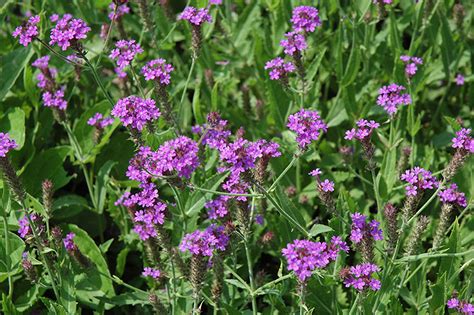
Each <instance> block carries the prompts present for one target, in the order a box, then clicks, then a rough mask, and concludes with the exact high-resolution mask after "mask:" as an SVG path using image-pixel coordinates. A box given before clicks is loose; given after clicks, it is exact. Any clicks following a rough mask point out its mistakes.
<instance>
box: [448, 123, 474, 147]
mask: <svg viewBox="0 0 474 315" xmlns="http://www.w3.org/2000/svg"><path fill="white" fill-rule="evenodd" d="M452 141H453V145H452V147H453V148H455V149H458V150H463V151H466V152H468V153H474V139H473V138H471V129H467V128H462V129H461V130H459V131H457V132H456V137H454V138H453V140H452Z"/></svg>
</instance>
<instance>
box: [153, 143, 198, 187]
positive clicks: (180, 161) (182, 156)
mask: <svg viewBox="0 0 474 315" xmlns="http://www.w3.org/2000/svg"><path fill="white" fill-rule="evenodd" d="M198 152H199V148H198V145H197V143H196V142H195V141H193V140H192V139H190V138H188V137H185V136H180V137H178V138H176V139H173V140H169V141H166V142H165V143H163V144H162V145H161V146H160V147H159V148H158V150H157V151H156V152H154V153H153V155H152V161H153V162H152V164H153V165H152V168H151V169H150V171H151V172H152V173H153V174H156V175H157V176H163V175H171V174H173V173H176V174H177V175H178V176H180V177H185V178H190V177H191V174H192V173H193V172H194V170H195V169H196V168H197V167H198V166H199V157H198Z"/></svg>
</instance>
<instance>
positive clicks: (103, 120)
mask: <svg viewBox="0 0 474 315" xmlns="http://www.w3.org/2000/svg"><path fill="white" fill-rule="evenodd" d="M113 122H114V119H113V118H112V117H104V116H103V115H102V114H101V113H95V114H94V116H92V117H91V118H89V120H87V124H88V125H89V126H94V127H96V128H97V129H104V128H105V127H107V126H109V125H111V124H113Z"/></svg>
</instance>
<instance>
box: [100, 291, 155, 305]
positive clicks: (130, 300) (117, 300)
mask: <svg viewBox="0 0 474 315" xmlns="http://www.w3.org/2000/svg"><path fill="white" fill-rule="evenodd" d="M98 299H99V300H100V301H103V302H106V303H109V304H113V305H115V306H124V305H147V304H150V302H149V301H148V294H146V292H135V291H134V292H127V293H123V294H119V295H116V296H114V297H112V298H107V297H103V296H101V297H99V298H98Z"/></svg>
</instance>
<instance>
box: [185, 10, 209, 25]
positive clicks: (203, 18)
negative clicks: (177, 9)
mask: <svg viewBox="0 0 474 315" xmlns="http://www.w3.org/2000/svg"><path fill="white" fill-rule="evenodd" d="M179 19H180V20H186V21H188V22H189V23H191V24H193V25H196V26H200V25H202V24H203V23H205V22H208V23H211V22H212V17H211V15H210V14H209V10H208V9H206V8H202V9H197V8H195V7H191V6H189V7H186V8H185V9H184V11H183V12H182V13H181V14H180V15H179Z"/></svg>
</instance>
